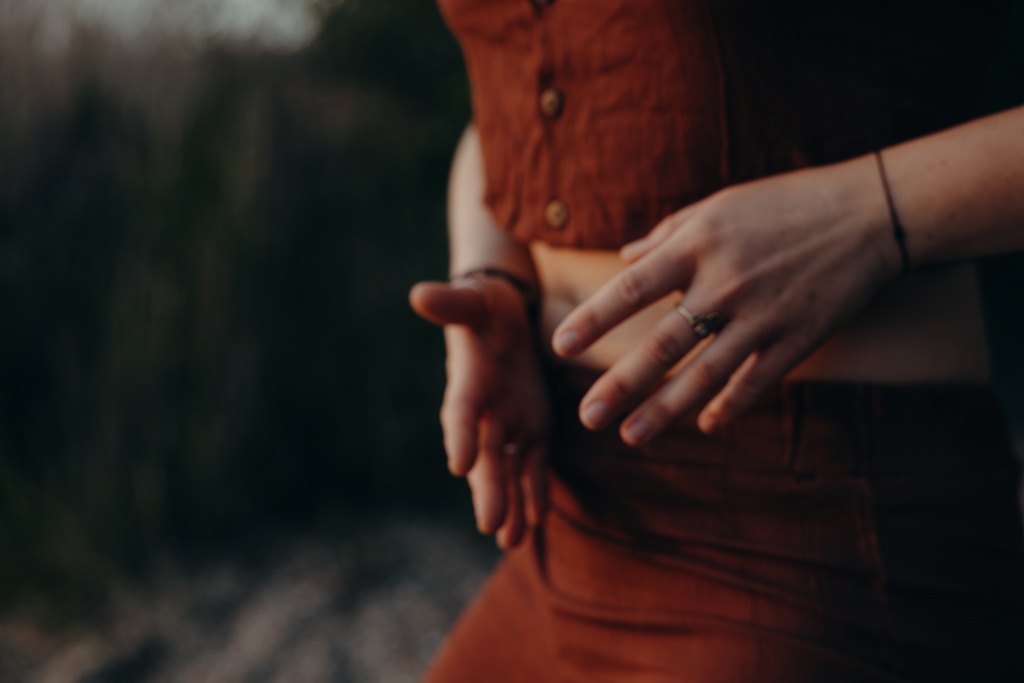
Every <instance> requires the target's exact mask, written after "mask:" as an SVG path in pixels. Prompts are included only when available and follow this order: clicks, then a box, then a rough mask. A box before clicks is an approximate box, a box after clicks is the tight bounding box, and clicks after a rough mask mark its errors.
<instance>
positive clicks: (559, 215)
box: [544, 199, 569, 230]
mask: <svg viewBox="0 0 1024 683" xmlns="http://www.w3.org/2000/svg"><path fill="white" fill-rule="evenodd" d="M544 219H545V220H546V221H547V222H548V225H549V226H550V227H551V228H552V229H553V230H561V229H562V228H564V227H565V224H566V223H568V222H569V207H568V206H566V204H565V202H563V201H559V200H558V199H552V200H551V201H550V202H548V204H547V206H545V207H544Z"/></svg>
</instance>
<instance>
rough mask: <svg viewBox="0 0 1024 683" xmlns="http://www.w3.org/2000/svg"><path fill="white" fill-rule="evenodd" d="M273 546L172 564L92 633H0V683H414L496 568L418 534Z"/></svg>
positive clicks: (450, 542)
mask: <svg viewBox="0 0 1024 683" xmlns="http://www.w3.org/2000/svg"><path fill="white" fill-rule="evenodd" d="M281 545H282V549H281V551H280V552H279V553H275V558H274V559H271V560H268V561H261V562H260V563H258V564H259V566H254V565H255V564H256V563H253V562H247V561H245V560H243V559H239V558H234V559H228V560H221V561H216V562H212V561H211V562H207V563H203V564H202V565H201V566H199V567H196V568H193V569H183V568H182V567H181V565H180V564H179V565H174V563H171V562H168V563H166V566H165V567H164V568H162V569H160V570H159V571H158V572H157V573H156V576H155V577H154V578H153V580H152V581H151V583H150V584H149V585H148V587H147V588H146V589H138V588H136V589H121V590H119V591H118V592H116V594H115V595H114V596H113V597H112V598H111V600H110V602H109V604H108V605H107V607H106V608H105V609H104V610H103V611H102V613H101V614H99V615H97V616H96V617H95V618H94V619H92V620H90V621H89V622H88V623H78V624H75V625H66V626H64V627H61V628H54V627H44V626H42V625H40V624H38V623H33V622H32V621H31V620H29V619H25V618H21V619H14V618H11V617H7V618H3V619H0V681H3V682H4V683H7V682H8V681H10V682H17V683H122V682H124V683H127V682H132V683H135V682H145V683H178V682H181V683H186V682H187V683H207V682H209V683H214V682H216V683H234V682H236V681H237V682H245V683H249V682H252V683H279V682H280V683H285V682H287V683H307V682H308V683H314V682H321V681H331V682H335V683H338V682H347V681H354V682H358V683H377V682H380V683H385V682H386V683H406V682H412V681H416V680H418V678H419V676H420V674H421V673H422V671H423V669H424V667H425V666H426V664H427V662H428V661H429V660H430V657H431V655H432V653H433V652H434V650H435V649H436V648H437V646H438V645H439V644H440V642H441V640H442V638H443V636H444V633H445V631H446V630H447V628H448V626H449V625H450V624H451V622H452V621H453V620H454V618H455V617H456V616H457V614H458V613H459V611H460V609H461V608H462V606H463V605H464V604H465V603H466V602H467V601H468V600H469V599H470V598H471V597H472V595H473V594H474V593H475V592H476V590H477V588H478V587H479V585H480V584H481V582H482V581H483V579H484V577H485V576H486V573H487V571H488V569H489V568H490V566H491V565H492V564H493V562H494V560H495V558H496V553H495V552H494V551H491V550H489V549H488V546H487V545H486V544H484V543H481V542H480V541H479V539H475V538H473V537H472V536H471V535H469V534H467V533H466V532H465V531H458V530H454V529H453V528H452V527H451V526H446V525H444V524H440V523H429V522H424V521H416V522H410V521H378V522H375V523H373V524H372V525H370V526H369V528H367V527H365V526H364V527H363V531H362V532H361V533H360V534H359V535H358V536H357V537H355V538H347V539H345V540H341V541H338V540H334V541H330V540H322V539H320V540H314V539H303V540H293V541H290V542H287V543H282V544H281Z"/></svg>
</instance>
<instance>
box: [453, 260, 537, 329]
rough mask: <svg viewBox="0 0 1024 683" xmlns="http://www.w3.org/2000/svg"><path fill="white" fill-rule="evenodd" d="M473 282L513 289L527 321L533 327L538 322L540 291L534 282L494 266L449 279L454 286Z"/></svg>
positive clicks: (473, 269) (456, 275)
mask: <svg viewBox="0 0 1024 683" xmlns="http://www.w3.org/2000/svg"><path fill="white" fill-rule="evenodd" d="M473 280H497V281H498V282H502V283H504V284H505V285H507V286H509V287H511V288H512V289H514V290H515V291H516V292H518V294H519V296H520V299H521V300H522V302H523V308H524V310H525V311H526V320H527V322H529V323H530V325H531V326H533V325H534V323H536V321H537V316H538V315H539V313H540V289H539V288H538V286H537V285H536V283H535V282H533V281H532V280H528V279H526V278H523V277H520V276H519V275H517V274H515V273H513V272H511V271H508V270H505V269H504V268H496V267H492V266H484V267H480V268H472V269H470V270H467V271H465V272H462V273H457V274H455V275H453V276H451V277H450V278H449V280H448V281H449V282H450V283H452V284H458V283H460V282H467V281H473Z"/></svg>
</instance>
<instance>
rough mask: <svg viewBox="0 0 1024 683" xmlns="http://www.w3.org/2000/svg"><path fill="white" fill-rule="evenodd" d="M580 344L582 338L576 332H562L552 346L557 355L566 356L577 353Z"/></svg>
mask: <svg viewBox="0 0 1024 683" xmlns="http://www.w3.org/2000/svg"><path fill="white" fill-rule="evenodd" d="M579 344H580V336H579V335H578V334H576V333H575V332H562V333H561V334H559V335H558V336H557V337H555V339H554V341H553V342H552V344H551V347H552V348H553V349H554V350H555V353H557V354H559V355H561V356H564V355H568V354H570V353H573V352H575V351H576V347H577V346H579Z"/></svg>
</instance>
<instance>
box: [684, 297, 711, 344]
mask: <svg viewBox="0 0 1024 683" xmlns="http://www.w3.org/2000/svg"><path fill="white" fill-rule="evenodd" d="M676 310H677V311H679V315H681V316H683V318H685V319H686V322H687V323H689V325H690V327H691V328H692V329H693V333H694V334H695V335H697V338H698V339H704V338H706V337H707V336H708V335H710V334H711V333H712V332H717V331H718V330H720V329H722V316H721V315H720V314H718V313H704V314H699V313H694V312H693V311H691V310H690V309H689V308H687V307H686V306H684V305H683V302H682V301H680V302H679V303H677V304H676Z"/></svg>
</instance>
